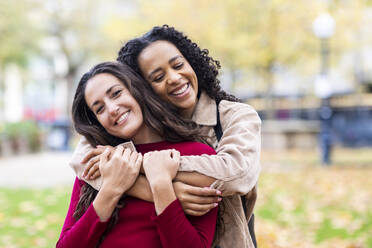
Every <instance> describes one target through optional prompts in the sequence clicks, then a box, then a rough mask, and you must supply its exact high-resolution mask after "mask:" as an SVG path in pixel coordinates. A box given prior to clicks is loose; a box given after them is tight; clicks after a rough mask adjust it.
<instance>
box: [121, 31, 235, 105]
mask: <svg viewBox="0 0 372 248" xmlns="http://www.w3.org/2000/svg"><path fill="white" fill-rule="evenodd" d="M158 40H165V41H169V42H171V43H172V44H173V45H175V46H176V47H177V49H178V50H179V51H180V52H181V53H182V55H183V56H184V57H185V58H186V60H187V61H188V62H189V63H190V65H191V67H192V68H193V69H194V71H195V74H196V76H197V78H198V85H199V87H198V88H199V92H198V97H199V96H200V92H201V91H205V92H206V93H207V95H208V96H209V97H211V98H212V99H215V100H216V102H220V101H221V100H229V101H234V102H238V101H240V100H239V99H238V98H236V97H235V96H233V95H231V94H228V93H226V92H225V91H224V90H222V89H221V86H220V80H219V79H218V78H217V76H218V70H219V69H220V68H221V66H220V62H219V61H218V60H215V59H213V58H212V57H211V56H209V51H208V50H207V49H201V48H200V47H199V46H198V45H197V44H196V43H195V42H193V41H191V40H190V39H189V38H188V37H187V36H186V35H185V34H183V33H182V32H180V31H177V30H176V29H175V28H173V27H169V26H168V25H163V26H161V27H158V26H157V27H153V28H152V29H151V30H150V31H149V32H147V33H146V34H144V35H142V36H140V37H138V38H134V39H132V40H130V41H128V42H127V43H126V44H125V45H124V46H123V47H122V48H121V49H120V51H119V54H118V58H117V61H119V62H121V63H125V64H127V65H129V66H130V67H132V68H133V69H134V70H135V71H136V72H137V73H139V74H142V72H141V70H140V68H139V65H138V56H139V54H140V53H141V52H142V51H143V50H144V49H145V48H146V47H147V46H148V45H150V44H151V43H152V42H154V41H158Z"/></svg>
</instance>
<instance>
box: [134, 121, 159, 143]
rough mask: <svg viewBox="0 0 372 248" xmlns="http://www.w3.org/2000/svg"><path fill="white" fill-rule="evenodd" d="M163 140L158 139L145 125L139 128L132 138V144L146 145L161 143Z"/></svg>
mask: <svg viewBox="0 0 372 248" xmlns="http://www.w3.org/2000/svg"><path fill="white" fill-rule="evenodd" d="M163 140H164V139H163V138H162V137H160V136H159V135H158V134H157V133H156V132H155V131H154V130H153V129H151V128H149V127H148V126H146V125H145V124H144V125H143V126H142V127H141V128H140V130H139V131H138V132H137V134H136V135H135V136H134V137H133V138H132V141H133V143H134V144H136V145H138V144H147V143H154V142H159V141H163Z"/></svg>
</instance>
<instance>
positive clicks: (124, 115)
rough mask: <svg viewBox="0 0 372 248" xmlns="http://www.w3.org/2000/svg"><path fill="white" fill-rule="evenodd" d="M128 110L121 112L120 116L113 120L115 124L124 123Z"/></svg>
mask: <svg viewBox="0 0 372 248" xmlns="http://www.w3.org/2000/svg"><path fill="white" fill-rule="evenodd" d="M129 112H130V111H128V112H125V113H124V114H122V115H121V116H120V118H119V119H118V120H117V121H116V122H115V125H120V124H122V123H124V122H125V121H126V120H127V119H128V115H129Z"/></svg>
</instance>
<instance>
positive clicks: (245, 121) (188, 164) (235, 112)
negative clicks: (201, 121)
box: [180, 101, 261, 196]
mask: <svg viewBox="0 0 372 248" xmlns="http://www.w3.org/2000/svg"><path fill="white" fill-rule="evenodd" d="M219 111H220V121H221V126H222V131H223V135H222V138H221V140H220V142H219V143H218V145H217V147H216V152H217V155H202V156H186V157H182V158H181V165H180V170H182V171H197V172H199V173H202V174H204V175H207V176H211V177H214V178H216V179H217V181H216V182H215V183H214V184H213V185H212V187H214V188H216V189H218V190H220V191H222V193H223V195H224V196H228V195H234V194H241V195H244V194H247V193H248V192H250V191H251V190H252V189H253V187H254V186H255V185H256V184H257V181H258V176H259V173H260V170H261V168H260V161H259V158H260V152H261V119H260V118H259V116H258V114H257V112H256V111H255V110H254V109H253V108H252V107H251V106H249V105H247V104H244V103H237V102H229V101H221V102H220V104H219ZM211 128H213V126H212V127H211Z"/></svg>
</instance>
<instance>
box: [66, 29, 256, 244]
mask: <svg viewBox="0 0 372 248" xmlns="http://www.w3.org/2000/svg"><path fill="white" fill-rule="evenodd" d="M117 60H118V61H119V62H122V63H125V64H128V65H129V66H130V67H131V68H133V69H134V70H135V71H136V72H137V73H139V74H141V75H142V76H143V77H144V79H145V80H146V81H147V82H148V83H149V85H151V87H152V89H153V90H154V92H155V93H157V94H158V95H159V96H160V97H161V98H162V99H163V100H164V101H165V102H167V103H169V104H172V105H173V106H174V107H176V108H177V110H178V113H179V114H180V115H182V116H183V117H185V118H188V119H191V120H192V121H194V122H195V123H196V124H198V126H199V127H200V131H201V136H202V137H206V140H207V142H208V143H209V144H210V145H212V146H213V147H214V148H215V150H216V152H217V154H216V155H212V156H208V155H202V156H182V157H181V163H180V167H179V171H184V172H198V173H201V174H204V175H207V176H210V177H213V178H216V179H217V180H216V181H215V182H214V183H213V185H212V186H211V188H214V189H217V190H219V191H221V192H222V195H223V196H224V197H223V201H222V203H223V204H222V206H220V210H221V209H222V211H221V213H220V214H221V217H222V221H221V222H220V223H219V224H218V225H217V230H216V231H217V232H216V233H217V234H218V237H217V238H216V239H215V242H214V246H216V247H217V246H220V247H253V246H254V245H255V236H254V230H253V221H254V218H253V216H252V212H253V207H254V204H255V201H256V196H257V195H256V184H257V181H258V176H259V172H260V164H259V155H260V146H261V140H260V139H261V138H260V129H261V120H260V118H259V116H258V115H257V112H256V111H255V110H254V109H253V108H252V107H251V106H249V105H247V104H243V103H240V102H239V101H238V99H237V98H236V97H234V96H233V95H230V94H227V93H226V92H224V91H223V90H222V89H221V87H220V81H219V80H218V78H217V76H218V69H220V63H219V61H217V60H215V59H213V58H212V57H210V56H209V53H208V50H205V49H204V50H202V49H201V48H200V47H199V46H198V45H197V44H196V43H194V42H192V41H191V40H190V39H189V38H188V37H187V36H186V35H184V34H183V33H182V32H179V31H177V30H176V29H174V28H173V27H169V26H167V25H164V26H161V27H154V28H152V29H151V30H150V31H149V32H147V33H146V34H144V35H143V36H140V37H138V38H135V39H132V40H130V41H129V42H127V43H126V44H125V45H124V46H123V47H122V48H121V49H120V51H119V56H118V58H117ZM85 144H86V142H84V141H82V142H81V144H80V146H79V147H78V148H77V151H81V152H80V153H79V154H80V156H75V158H74V159H73V161H72V163H71V164H72V165H73V166H74V165H75V167H76V168H77V167H79V166H78V162H80V160H79V159H81V157H82V156H83V154H84V152H88V155H86V157H85V159H84V160H83V162H86V161H87V160H89V159H90V161H89V163H88V166H86V171H85V172H84V174H85V175H88V177H87V179H89V178H94V177H96V176H97V175H99V172H98V170H97V168H98V167H97V165H96V164H97V163H98V161H99V159H98V156H96V155H97V154H100V153H101V152H102V148H96V149H93V148H91V147H90V148H87V146H86V145H85ZM78 158H79V159H78ZM80 167H81V165H80ZM88 171H89V172H88ZM91 176H93V177H91ZM90 183H92V184H94V182H90ZM190 184H192V183H184V182H183V183H182V182H178V184H177V185H174V186H175V191H176V194H177V196H178V198H179V199H180V201H181V204H182V206H183V209H184V211H185V213H187V214H190V215H201V214H204V213H206V212H207V211H209V209H210V208H211V207H212V206H213V205H212V204H213V203H215V202H216V201H217V200H218V199H219V198H218V197H216V194H215V193H213V191H209V192H207V191H206V190H205V189H202V188H198V187H195V185H194V187H193V186H191V185H190ZM216 192H217V191H216ZM240 195H245V197H240ZM139 197H141V196H139ZM143 198H145V197H143ZM242 201H243V204H242ZM251 216H252V217H251ZM248 221H249V223H250V228H248V225H247V222H248ZM223 227H224V228H223Z"/></svg>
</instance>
